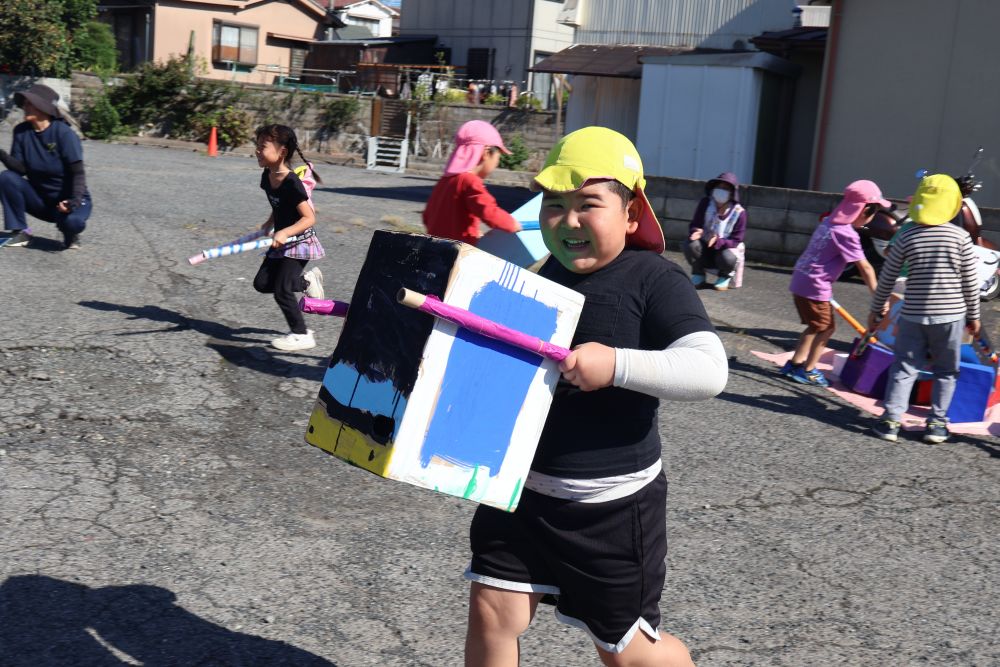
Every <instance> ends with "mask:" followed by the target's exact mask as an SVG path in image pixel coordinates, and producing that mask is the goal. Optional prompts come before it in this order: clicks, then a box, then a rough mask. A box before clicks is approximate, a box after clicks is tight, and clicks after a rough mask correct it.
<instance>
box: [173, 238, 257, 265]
mask: <svg viewBox="0 0 1000 667" xmlns="http://www.w3.org/2000/svg"><path fill="white" fill-rule="evenodd" d="M270 247H271V237H270V236H268V237H266V238H262V239H257V240H256V241H245V242H243V243H231V244H228V245H220V246H219V247H218V248H207V249H205V250H202V251H201V254H200V255H195V256H194V257H188V262H190V263H191V264H201V263H202V262H204V261H205V260H206V259H215V258H216V257H225V256H227V255H235V254H237V253H241V252H251V251H254V250H261V249H264V248H270Z"/></svg>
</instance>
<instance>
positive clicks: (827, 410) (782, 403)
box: [717, 357, 874, 433]
mask: <svg viewBox="0 0 1000 667" xmlns="http://www.w3.org/2000/svg"><path fill="white" fill-rule="evenodd" d="M729 372H730V373H733V372H740V373H743V374H745V375H756V376H759V378H760V379H761V380H763V381H768V382H773V384H774V385H775V387H778V386H780V387H782V388H784V389H785V390H786V391H790V392H792V393H791V394H789V393H779V392H775V393H773V394H765V393H760V392H757V393H755V394H754V395H752V396H751V395H743V394H730V393H728V392H723V393H721V394H719V396H718V397H717V398H718V399H719V400H723V401H729V402H730V403H738V404H740V405H746V406H748V407H751V408H758V409H761V410H765V411H768V412H780V413H784V414H791V415H801V416H803V417H809V418H812V419H815V420H816V421H819V422H822V423H824V424H828V425H829V426H836V427H839V428H841V429H843V430H845V431H849V432H851V433H864V432H866V431H867V430H868V427H869V426H870V419H869V418H867V417H865V416H863V415H861V416H859V414H858V412H859V411H858V408H856V407H854V406H853V405H845V404H843V403H842V402H841V401H840V399H838V398H837V397H836V396H835V395H833V394H831V393H829V392H827V391H823V392H822V393H819V392H817V391H816V388H815V387H808V386H806V385H801V384H796V383H795V382H792V381H791V380H788V379H786V378H784V377H782V376H781V375H780V374H779V373H778V369H777V367H775V366H770V365H769V366H768V368H761V367H760V366H756V365H754V364H749V363H746V362H743V361H739V360H738V359H736V358H735V357H730V358H729ZM872 419H874V418H872Z"/></svg>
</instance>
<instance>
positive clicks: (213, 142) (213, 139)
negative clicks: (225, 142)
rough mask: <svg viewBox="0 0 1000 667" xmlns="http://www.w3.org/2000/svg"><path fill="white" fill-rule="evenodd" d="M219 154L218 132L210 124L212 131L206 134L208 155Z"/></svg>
mask: <svg viewBox="0 0 1000 667" xmlns="http://www.w3.org/2000/svg"><path fill="white" fill-rule="evenodd" d="M218 154H219V134H218V132H217V131H216V130H215V126H214V125H213V126H212V131H211V132H209V134H208V157H215V156H217V155H218Z"/></svg>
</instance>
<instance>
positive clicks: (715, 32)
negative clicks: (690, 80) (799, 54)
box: [576, 0, 797, 49]
mask: <svg viewBox="0 0 1000 667" xmlns="http://www.w3.org/2000/svg"><path fill="white" fill-rule="evenodd" d="M580 1H581V2H583V3H586V4H585V6H584V7H583V14H582V18H583V25H581V26H580V28H579V29H578V30H577V32H576V43H578V44H645V45H651V46H691V47H694V46H701V47H705V48H717V49H729V48H733V43H734V42H736V41H737V40H740V41H742V42H743V43H744V45H746V46H747V47H749V46H750V45H749V42H748V40H749V39H750V38H751V37H754V36H756V35H759V34H760V33H762V32H765V31H768V30H785V29H787V28H791V27H792V25H793V22H794V17H793V14H792V10H793V9H794V8H795V6H796V4H797V3H796V2H795V0H580Z"/></svg>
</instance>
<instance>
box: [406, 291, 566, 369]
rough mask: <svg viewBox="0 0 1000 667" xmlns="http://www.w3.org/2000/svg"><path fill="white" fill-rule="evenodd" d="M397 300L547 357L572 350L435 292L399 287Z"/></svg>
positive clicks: (556, 358) (559, 356) (560, 357)
mask: <svg viewBox="0 0 1000 667" xmlns="http://www.w3.org/2000/svg"><path fill="white" fill-rule="evenodd" d="M396 300H397V301H399V302H400V303H401V304H403V305H404V306H407V307H409V308H414V309H416V310H419V311H422V312H425V313H427V314H429V315H433V316H434V317H437V318H439V319H442V320H446V321H448V322H451V323H452V324H457V325H458V326H460V327H462V328H464V329H468V330H469V331H472V332H475V333H478V334H480V335H482V336H486V337H487V338H493V339H495V340H499V341H503V342H504V343H508V344H510V345H513V346H514V347H518V348H520V349H522V350H527V351H528V352H532V353H534V354H537V355H539V356H542V357H545V358H546V359H552V360H553V361H562V360H563V359H565V358H566V357H568V356H569V354H570V350H567V349H566V348H565V347H559V346H558V345H554V344H552V343H550V342H548V341H544V340H542V339H541V338H536V337H535V336H531V335H529V334H526V333H523V332H520V331H517V330H515V329H511V328H510V327H506V326H504V325H502V324H499V323H498V322H494V321H492V320H488V319H486V318H485V317H482V316H480V315H476V314H475V313H470V312H469V311H468V310H465V309H464V308H459V307H457V306H449V305H448V304H446V303H443V302H442V301H441V300H440V299H438V298H437V297H436V296H434V295H428V294H421V293H420V292H414V291H413V290H408V289H405V288H404V289H401V290H399V293H398V294H397V295H396Z"/></svg>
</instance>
